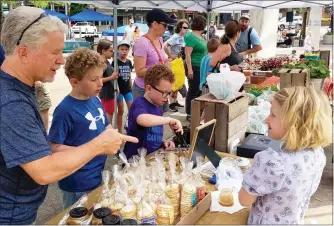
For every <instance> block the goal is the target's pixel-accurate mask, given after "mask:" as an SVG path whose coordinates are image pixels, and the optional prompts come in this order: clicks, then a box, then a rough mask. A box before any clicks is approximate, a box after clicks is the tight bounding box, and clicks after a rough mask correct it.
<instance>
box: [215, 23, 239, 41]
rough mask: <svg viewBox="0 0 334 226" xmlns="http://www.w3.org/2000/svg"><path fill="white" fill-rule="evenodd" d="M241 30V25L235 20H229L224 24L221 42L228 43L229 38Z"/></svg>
mask: <svg viewBox="0 0 334 226" xmlns="http://www.w3.org/2000/svg"><path fill="white" fill-rule="evenodd" d="M240 31H241V25H240V24H239V22H238V21H236V20H230V21H229V22H227V24H226V25H225V34H224V35H223V37H222V38H221V40H220V43H221V44H228V43H230V39H232V38H233V37H234V36H236V35H237V33H238V32H240Z"/></svg>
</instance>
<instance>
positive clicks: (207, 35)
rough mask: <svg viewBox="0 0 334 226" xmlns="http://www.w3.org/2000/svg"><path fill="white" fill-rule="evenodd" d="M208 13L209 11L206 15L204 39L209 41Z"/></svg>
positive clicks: (209, 13)
mask: <svg viewBox="0 0 334 226" xmlns="http://www.w3.org/2000/svg"><path fill="white" fill-rule="evenodd" d="M210 15H211V12H208V13H207V15H206V17H207V18H206V39H207V41H209V27H210Z"/></svg>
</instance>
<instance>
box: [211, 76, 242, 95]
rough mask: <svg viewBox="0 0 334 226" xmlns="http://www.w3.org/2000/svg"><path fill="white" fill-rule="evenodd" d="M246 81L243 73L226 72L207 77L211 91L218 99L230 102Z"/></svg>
mask: <svg viewBox="0 0 334 226" xmlns="http://www.w3.org/2000/svg"><path fill="white" fill-rule="evenodd" d="M245 81H246V77H245V76H244V74H243V73H241V72H237V71H224V72H220V73H211V74H209V75H208V77H207V82H208V85H209V90H210V93H211V94H212V95H214V96H215V97H216V98H217V99H223V100H226V101H230V100H232V99H233V98H235V96H236V93H237V92H238V91H239V90H240V88H241V86H242V85H243V84H244V82H245Z"/></svg>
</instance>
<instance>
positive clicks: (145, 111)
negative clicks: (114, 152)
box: [124, 65, 183, 159]
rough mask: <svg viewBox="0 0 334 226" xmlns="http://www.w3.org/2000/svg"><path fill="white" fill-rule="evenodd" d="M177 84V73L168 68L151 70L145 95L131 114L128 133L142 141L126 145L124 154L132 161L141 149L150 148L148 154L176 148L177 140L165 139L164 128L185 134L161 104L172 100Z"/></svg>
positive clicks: (148, 71)
mask: <svg viewBox="0 0 334 226" xmlns="http://www.w3.org/2000/svg"><path fill="white" fill-rule="evenodd" d="M174 81H175V78H174V74H173V72H172V71H171V70H170V69H169V68H168V67H167V66H165V65H154V66H152V67H151V68H149V69H148V70H147V73H146V76H145V80H144V85H145V94H144V96H143V97H138V98H137V99H135V100H134V101H133V103H132V105H131V108H130V111H129V127H128V129H127V134H128V135H132V136H134V137H136V138H138V140H139V143H137V144H130V143H126V144H125V147H124V153H125V155H126V157H127V158H128V159H129V158H131V157H132V156H133V155H136V154H137V150H138V149H139V148H142V147H143V148H146V149H147V154H149V153H152V152H154V151H156V150H158V149H160V148H162V147H163V148H168V149H173V148H175V144H174V143H173V141H167V140H164V139H163V125H169V127H170V128H171V129H172V130H173V131H175V132H176V133H183V130H182V124H181V122H180V121H179V120H177V119H173V118H170V117H163V112H162V109H161V107H160V106H161V105H163V104H164V103H165V102H167V101H168V98H169V96H170V95H171V93H172V90H173V83H174Z"/></svg>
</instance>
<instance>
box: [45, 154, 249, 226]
mask: <svg viewBox="0 0 334 226" xmlns="http://www.w3.org/2000/svg"><path fill="white" fill-rule="evenodd" d="M217 153H218V154H219V156H221V157H222V158H226V157H228V158H232V159H236V158H237V156H234V155H230V154H227V153H220V152H217ZM152 156H154V154H153V155H149V156H147V157H146V159H147V160H148V159H151V158H152ZM251 161H252V160H251ZM112 185H113V182H110V184H109V186H110V187H112ZM104 189H105V186H100V187H99V188H97V189H96V190H94V191H93V192H91V193H90V194H88V196H87V203H85V206H86V207H87V208H88V209H90V208H91V207H93V206H94V205H96V204H97V203H98V202H100V201H101V194H102V193H103V190H104ZM205 190H206V196H205V197H204V198H203V199H202V201H201V202H199V203H197V205H196V206H194V207H193V208H192V210H191V211H189V212H188V214H187V215H186V216H185V217H184V218H183V219H181V220H182V221H181V222H180V221H179V218H175V221H174V224H177V223H183V224H185V223H188V224H206V225H214V224H228V225H232V224H235V225H244V224H246V223H247V219H248V215H249V209H248V208H243V209H241V210H239V211H237V212H235V213H233V214H229V213H227V212H210V205H211V194H210V192H213V191H216V190H217V188H216V186H215V185H213V184H210V183H209V182H208V181H205ZM71 209H73V207H70V208H68V209H67V210H64V211H63V212H61V213H59V214H58V215H57V216H55V217H54V218H53V219H51V220H50V221H49V222H47V223H46V224H50V225H58V224H59V223H60V222H61V221H62V219H63V218H64V216H65V215H68V213H69V212H70V210H71ZM185 220H186V221H185ZM65 222H66V221H65ZM63 223H64V222H63Z"/></svg>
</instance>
